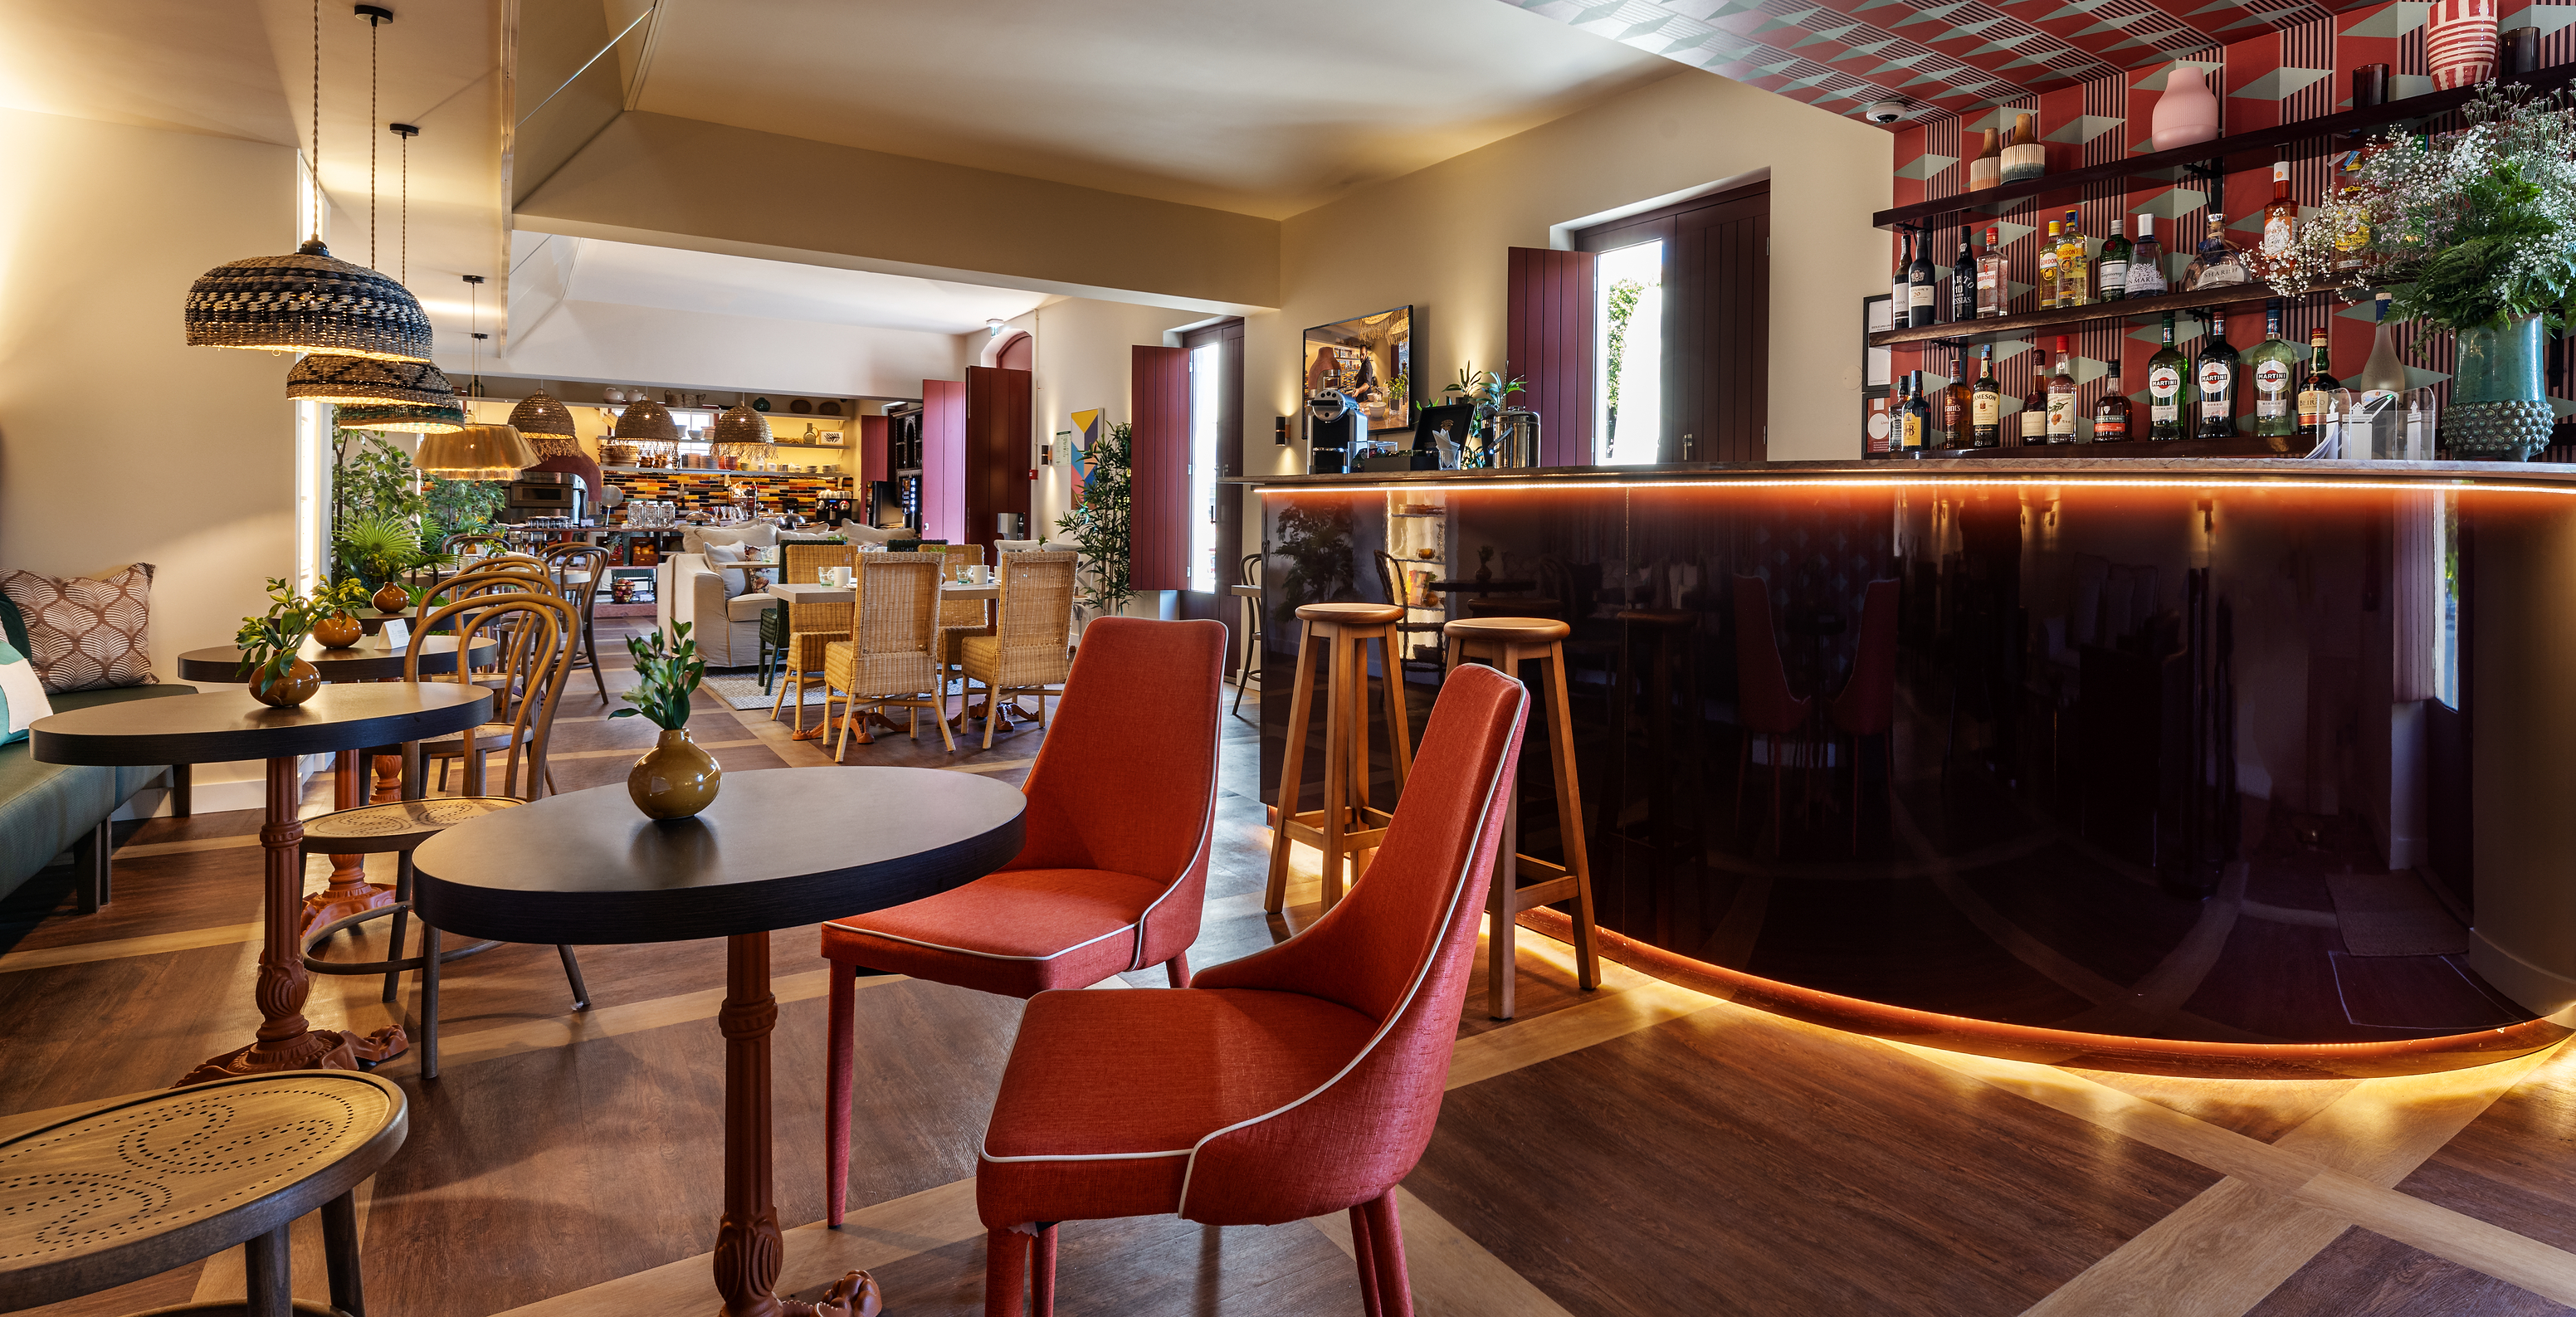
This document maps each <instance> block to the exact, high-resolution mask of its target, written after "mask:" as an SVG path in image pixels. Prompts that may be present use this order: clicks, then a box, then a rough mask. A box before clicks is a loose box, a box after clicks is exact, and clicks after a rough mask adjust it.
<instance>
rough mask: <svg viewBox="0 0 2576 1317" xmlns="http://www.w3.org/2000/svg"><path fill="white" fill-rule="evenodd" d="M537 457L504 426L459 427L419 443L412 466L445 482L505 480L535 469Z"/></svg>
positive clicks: (517, 436) (516, 434) (523, 440)
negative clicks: (528, 469) (527, 469)
mask: <svg viewBox="0 0 2576 1317" xmlns="http://www.w3.org/2000/svg"><path fill="white" fill-rule="evenodd" d="M536 464H537V455H536V453H535V452H533V451H531V450H530V449H529V447H528V441H527V440H525V439H522V438H520V437H519V432H518V431H516V430H513V429H511V428H510V427H509V426H506V425H460V426H458V427H457V428H456V429H454V430H452V431H449V432H447V433H444V434H432V435H428V436H426V437H424V438H423V439H422V440H421V441H420V456H418V457H415V458H413V459H412V465H413V466H416V467H419V468H420V469H421V470H423V471H426V472H428V473H430V474H431V475H434V476H444V477H446V478H447V479H449V480H507V479H509V478H510V477H512V476H515V475H517V474H519V472H520V471H522V470H524V469H526V468H528V467H532V466H535V465H536Z"/></svg>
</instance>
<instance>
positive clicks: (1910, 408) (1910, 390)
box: [1899, 370, 1932, 457]
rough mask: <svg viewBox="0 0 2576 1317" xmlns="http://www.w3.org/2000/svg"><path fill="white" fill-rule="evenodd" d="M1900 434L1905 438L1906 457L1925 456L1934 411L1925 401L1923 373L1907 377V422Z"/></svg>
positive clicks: (1930, 434)
mask: <svg viewBox="0 0 2576 1317" xmlns="http://www.w3.org/2000/svg"><path fill="white" fill-rule="evenodd" d="M1899 433H1900V434H1902V435H1903V436H1904V442H1905V448H1904V454H1905V456H1907V457H1921V456H1923V446H1924V444H1925V443H1926V442H1928V441H1929V440H1930V439H1931V436H1932V409H1931V407H1930V406H1928V405H1927V404H1925V403H1924V401H1923V372H1921V371H1919V370H1918V371H1915V372H1913V373H1911V374H1910V375H1908V376H1907V377H1906V383H1905V421H1904V423H1903V428H1902V429H1901V430H1900V431H1899Z"/></svg>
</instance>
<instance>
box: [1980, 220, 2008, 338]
mask: <svg viewBox="0 0 2576 1317" xmlns="http://www.w3.org/2000/svg"><path fill="white" fill-rule="evenodd" d="M1997 236H1999V230H1996V229H1992V228H1989V229H1987V230H1986V249H1985V250H1984V251H1983V252H1981V253H1979V254H1978V256H1977V317H1978V318H1979V319H1981V320H1982V319H1986V318H1988V317H1991V316H2000V315H2003V314H2005V313H2007V312H2009V311H2010V310H2011V309H2012V306H2011V303H2012V271H2011V270H2009V269H2007V268H2006V267H2005V265H2004V253H2003V248H2002V247H2001V246H1999V245H1997V243H1996V242H1995V239H1996V238H1997Z"/></svg>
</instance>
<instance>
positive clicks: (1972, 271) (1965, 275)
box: [1950, 224, 1977, 324]
mask: <svg viewBox="0 0 2576 1317" xmlns="http://www.w3.org/2000/svg"><path fill="white" fill-rule="evenodd" d="M1976 318H1977V250H1976V248H1975V247H1972V246H1970V245H1969V243H1968V226H1967V225H1965V224H1962V225H1960V226H1959V259H1958V260H1956V261H1953V262H1951V263H1950V323H1952V324H1957V323H1959V322H1960V321H1962V320H1974V319H1976Z"/></svg>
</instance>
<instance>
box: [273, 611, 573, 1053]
mask: <svg viewBox="0 0 2576 1317" xmlns="http://www.w3.org/2000/svg"><path fill="white" fill-rule="evenodd" d="M576 616H577V615H576V613H575V611H574V609H573V606H572V605H571V604H569V603H566V602H564V601H563V600H561V599H558V598H556V597H554V596H553V595H550V594H542V593H537V592H531V591H518V592H513V593H507V594H490V595H477V596H474V597H471V598H468V599H465V600H461V601H459V602H456V603H451V604H449V605H447V606H446V607H444V608H441V609H438V610H437V611H436V612H435V613H433V614H431V616H430V618H429V619H428V621H430V622H434V623H452V624H453V625H454V626H455V627H456V629H457V644H458V645H459V646H460V651H461V649H462V648H464V647H470V646H472V645H474V644H477V643H479V642H480V640H481V638H482V637H483V636H484V635H487V634H488V635H492V636H495V637H497V638H498V639H499V640H500V642H501V645H500V654H499V656H498V657H499V660H500V661H499V664H498V665H497V666H498V667H499V669H500V670H501V673H502V680H501V683H500V689H499V690H497V691H495V692H494V698H493V712H494V721H492V722H489V723H485V724H484V725H483V726H482V727H481V728H478V729H476V731H475V732H474V733H472V735H473V736H475V738H476V739H477V740H478V741H490V742H491V744H490V745H488V746H486V747H484V752H483V753H477V754H474V755H472V756H471V757H470V759H469V760H468V762H467V764H466V769H465V794H463V795H461V796H444V797H438V798H434V799H421V798H420V797H421V795H422V793H421V790H420V781H421V776H422V772H421V761H420V759H419V757H418V756H419V755H420V754H421V753H422V751H423V750H424V749H425V748H426V747H424V746H422V745H421V744H420V743H419V742H413V743H412V744H410V745H406V746H404V747H403V757H404V761H405V762H404V766H403V767H404V771H403V795H404V796H405V797H406V799H402V800H396V801H389V802H386V803H384V804H378V805H362V806H359V807H358V808H356V809H344V810H340V811H337V812H336V813H331V814H325V815H322V816H321V817H319V818H311V819H306V820H305V821H304V839H303V842H302V845H303V847H304V850H305V852H306V853H307V854H331V855H363V854H384V853H387V852H391V853H392V854H394V855H395V856H397V857H398V858H397V860H396V868H395V871H394V872H395V878H394V902H393V904H391V905H385V906H378V907H377V908H375V909H373V910H366V911H361V912H359V913H358V914H354V915H351V916H349V917H348V918H346V919H338V920H333V921H332V922H330V923H327V924H321V925H317V926H315V927H314V928H313V929H311V930H310V931H308V932H306V934H305V935H304V946H303V955H304V967H305V969H306V970H307V971H309V972H311V973H315V974H341V975H361V974H382V975H384V976H385V990H384V1000H386V1001H392V1000H393V999H394V988H395V980H396V979H397V978H398V977H399V976H400V975H401V974H402V973H403V972H404V971H406V970H418V971H419V972H420V1034H419V1038H420V1042H419V1046H420V1074H421V1077H422V1078H423V1079H436V1078H437V1077H438V973H439V967H440V966H443V965H445V964H447V963H449V962H451V961H456V960H462V959H464V958H465V957H467V956H471V955H475V954H478V953H480V952H484V951H489V950H491V949H492V948H494V947H496V946H499V945H501V944H500V943H499V942H495V941H484V942H478V943H476V944H474V945H472V946H467V947H458V948H456V949H455V950H452V951H450V950H443V949H441V947H440V946H439V936H438V930H437V929H435V928H432V927H430V926H429V925H428V924H427V923H425V922H424V923H423V924H422V925H421V935H422V945H421V950H420V954H418V955H415V956H409V957H406V956H404V955H403V939H404V933H405V928H404V925H405V924H407V923H408V922H409V921H410V918H411V900H412V878H413V872H412V852H413V851H414V850H416V849H418V848H419V846H420V844H421V843H422V842H425V841H427V840H429V839H430V838H432V837H434V836H437V835H438V834H439V833H440V832H442V831H444V830H445V829H448V828H451V827H454V826H455V825H457V824H459V823H462V822H464V821H465V820H467V819H471V818H479V817H481V816H483V815H485V814H490V813H494V812H496V811H499V810H504V809H510V808H514V807H516V806H518V805H520V804H522V803H525V802H526V801H531V800H536V799H538V798H539V797H540V796H542V795H544V794H545V793H546V792H547V791H550V790H552V789H553V785H554V784H553V782H552V780H551V776H550V774H549V773H548V771H547V768H546V746H547V743H548V742H549V740H551V738H552V736H553V733H554V721H555V710H556V708H557V706H559V705H560V704H561V703H562V701H563V688H564V687H565V686H566V685H568V684H570V682H569V678H570V676H571V673H572V661H571V660H572V651H571V649H570V647H569V646H568V645H567V644H566V643H565V642H566V641H567V639H568V635H567V633H568V632H569V631H570V630H571V628H572V626H573V623H574V621H575V620H576ZM431 630H432V628H431V627H430V626H423V627H421V628H420V629H419V630H416V631H414V632H413V633H412V640H411V648H410V651H409V652H408V653H407V654H406V655H405V656H404V659H403V679H404V680H406V681H414V682H417V681H421V680H423V678H422V676H421V672H420V652H421V646H422V643H423V641H424V639H425V638H426V637H427V636H428V635H429V634H430V631H431ZM427 680H431V681H437V680H451V681H458V682H465V681H471V680H474V678H473V677H472V676H471V675H470V674H468V673H466V672H465V671H464V668H463V665H461V664H460V665H458V670H457V671H456V672H455V673H454V674H453V675H452V676H448V677H445V678H440V677H431V678H428V679H427ZM504 746H506V747H507V748H508V750H509V757H508V759H507V761H506V762H505V763H504V766H503V768H502V772H501V781H500V789H499V790H498V791H497V792H494V791H490V790H489V788H490V787H491V782H490V780H489V776H488V769H487V765H486V763H485V759H484V755H485V753H488V752H489V751H490V750H495V749H500V748H502V747H504ZM384 918H391V919H392V920H393V921H394V927H393V939H392V942H391V943H390V945H389V947H388V949H387V953H386V958H385V959H383V960H378V961H368V962H364V963H357V964H352V963H348V962H334V961H328V960H324V959H322V958H320V957H318V956H316V955H314V954H313V949H314V948H315V947H318V946H320V945H322V943H324V942H326V941H328V940H329V939H330V938H331V936H332V935H333V934H335V933H337V932H339V931H340V930H342V929H344V928H351V927H354V926H356V925H358V924H362V923H365V922H367V921H369V920H374V919H384ZM555 951H556V953H557V954H558V955H560V956H561V957H562V959H563V968H564V977H565V978H566V979H567V980H569V981H570V982H571V984H572V996H573V1009H575V1010H587V1009H588V1008H589V1006H590V990H589V989H588V988H587V987H586V986H585V985H584V984H583V983H582V978H581V962H580V961H578V960H576V959H574V957H573V952H572V948H571V947H569V946H558V947H556V948H555Z"/></svg>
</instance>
